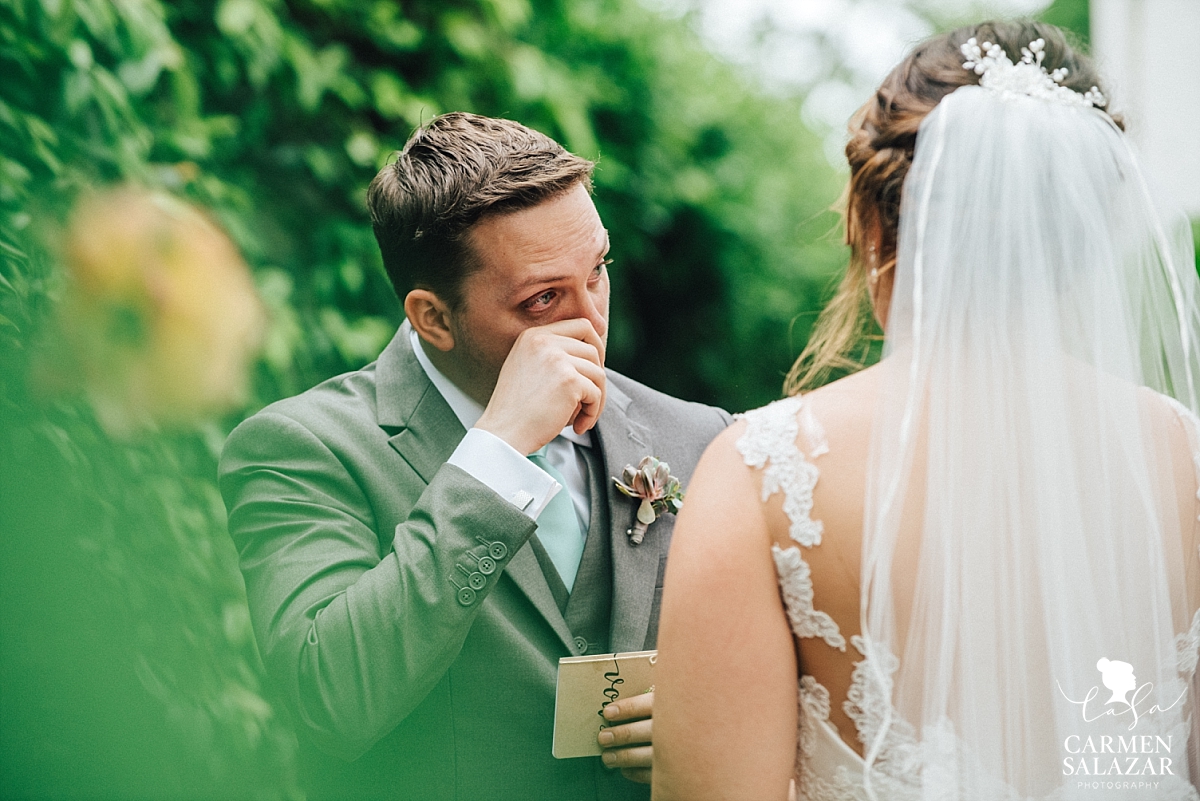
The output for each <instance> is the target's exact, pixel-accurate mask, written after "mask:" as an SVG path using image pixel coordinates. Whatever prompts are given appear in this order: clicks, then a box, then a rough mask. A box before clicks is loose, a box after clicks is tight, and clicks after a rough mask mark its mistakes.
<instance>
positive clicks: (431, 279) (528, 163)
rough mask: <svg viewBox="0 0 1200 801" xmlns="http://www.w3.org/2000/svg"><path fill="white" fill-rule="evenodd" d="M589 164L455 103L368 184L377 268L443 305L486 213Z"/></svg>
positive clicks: (559, 187) (582, 176)
mask: <svg viewBox="0 0 1200 801" xmlns="http://www.w3.org/2000/svg"><path fill="white" fill-rule="evenodd" d="M594 166H595V165H594V164H593V163H592V162H591V161H588V160H587V159H583V158H580V157H579V156H575V155H573V154H571V153H569V152H567V150H566V149H565V148H564V147H563V146H562V145H560V144H558V143H557V142H555V141H554V140H553V139H551V138H550V137H548V136H546V135H544V134H541V133H538V132H537V131H534V130H531V129H529V128H526V127H525V126H524V125H521V124H520V123H517V122H513V121H511V120H500V119H494V118H491V117H481V116H479V115H477V114H468V113H466V112H461V111H454V112H450V113H449V114H442V115H441V116H439V117H434V118H433V119H432V120H430V121H429V123H428V124H426V125H425V126H423V127H422V128H420V129H418V130H417V131H416V133H414V134H413V135H412V136H411V137H410V138H409V140H408V142H407V143H406V144H405V145H404V149H403V150H401V151H400V152H399V153H398V154H397V156H396V160H395V162H393V163H391V164H389V165H387V166H386V167H384V168H383V169H382V170H380V171H379V174H378V175H376V176H375V180H373V181H371V186H370V188H369V189H367V207H368V209H369V210H370V212H371V224H372V226H373V227H374V229H375V239H376V241H377V242H378V243H379V250H380V252H381V253H382V254H383V266H384V268H385V269H386V270H387V274H388V278H390V279H391V281H392V286H393V287H394V288H395V290H396V294H397V295H398V296H399V297H400V298H401V299H402V300H403V298H404V296H405V295H407V294H408V292H409V291H410V290H413V289H428V290H429V291H431V292H433V293H434V294H435V295H437V296H438V297H439V298H441V299H442V300H443V301H444V302H446V303H447V304H448V305H449V306H450V308H452V309H454V308H458V307H459V305H460V304H461V302H462V282H463V280H464V279H465V278H466V277H467V276H468V275H470V273H471V272H473V271H474V270H475V269H477V268H478V266H479V265H478V262H477V259H476V257H475V254H474V253H472V252H471V249H470V246H469V242H468V241H467V236H466V235H467V232H468V231H469V230H470V228H471V226H473V225H474V224H475V223H477V222H479V220H480V219H481V218H483V217H484V216H485V215H489V214H500V213H505V212H511V211H519V210H521V209H527V208H530V207H532V206H536V205H537V204H539V203H541V202H542V201H544V200H548V199H549V198H551V197H554V196H555V195H558V194H561V193H563V192H565V191H567V190H568V189H570V188H571V187H573V186H574V185H575V184H576V183H582V184H583V185H584V186H585V187H586V188H587V189H588V190H589V191H590V190H591V174H592V168H593V167H594Z"/></svg>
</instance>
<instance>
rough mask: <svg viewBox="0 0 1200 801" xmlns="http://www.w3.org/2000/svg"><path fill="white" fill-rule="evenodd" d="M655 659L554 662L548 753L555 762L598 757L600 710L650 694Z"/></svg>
mask: <svg viewBox="0 0 1200 801" xmlns="http://www.w3.org/2000/svg"><path fill="white" fill-rule="evenodd" d="M657 655H658V651H635V652H632V653H627V654H597V655H596V656H567V657H563V658H562V659H560V660H558V689H557V691H556V693H555V695H554V747H553V749H552V750H551V753H553V754H554V756H555V757H556V758H558V759H569V758H571V757H584V756H600V744H599V743H598V742H596V735H598V734H599V733H600V730H601V729H603V728H604V727H605V725H606V724H607V721H606V720H605V719H604V707H606V706H608V705H609V704H611V703H612V702H613V701H617V700H619V699H621V698H629V697H630V696H634V695H641V694H642V693H645V692H649V691H650V690H653V689H654V662H655V659H656V658H657Z"/></svg>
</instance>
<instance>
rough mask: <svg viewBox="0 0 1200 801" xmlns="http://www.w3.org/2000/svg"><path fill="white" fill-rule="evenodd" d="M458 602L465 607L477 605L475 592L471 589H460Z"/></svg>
mask: <svg viewBox="0 0 1200 801" xmlns="http://www.w3.org/2000/svg"><path fill="white" fill-rule="evenodd" d="M458 602H459V603H460V604H462V605H463V606H470V605H471V604H473V603H475V590H473V589H471V588H470V587H459V588H458Z"/></svg>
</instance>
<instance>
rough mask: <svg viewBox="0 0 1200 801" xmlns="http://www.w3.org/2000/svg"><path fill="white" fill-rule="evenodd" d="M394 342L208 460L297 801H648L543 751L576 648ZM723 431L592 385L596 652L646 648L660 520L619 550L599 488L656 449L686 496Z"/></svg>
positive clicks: (622, 513) (611, 497) (616, 526)
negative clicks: (600, 589) (489, 559)
mask: <svg viewBox="0 0 1200 801" xmlns="http://www.w3.org/2000/svg"><path fill="white" fill-rule="evenodd" d="M408 330H409V328H408V325H407V324H406V325H404V326H403V327H401V329H400V331H399V332H398V333H397V335H396V337H395V338H394V339H393V340H392V342H391V343H390V344H389V345H388V346H387V348H386V349H385V350H384V352H383V353H382V354H381V355H380V357H379V359H378V360H377V361H376V362H374V363H372V364H370V365H368V366H367V367H365V368H363V369H362V370H358V371H355V372H352V373H347V374H345V375H342V376H338V377H336V378H333V379H330V380H329V381H326V382H324V383H323V384H320V385H319V386H317V387H314V388H313V389H311V390H309V391H307V392H305V393H303V394H301V395H299V396H297V397H294V398H289V399H286V400H283V401H280V402H278V403H275V404H272V405H271V406H268V407H267V408H266V409H264V410H262V411H261V412H259V413H258V414H256V415H254V416H253V417H251V418H250V419H248V420H246V421H245V422H243V423H242V424H241V425H240V426H238V428H237V429H236V430H235V431H234V432H233V433H232V434H231V435H230V437H229V440H228V442H227V443H226V446H225V451H224V454H223V455H222V459H221V468H220V482H221V492H222V494H223V495H224V498H225V503H226V506H227V507H228V510H229V530H230V533H231V535H232V537H233V539H234V542H235V543H236V545H237V548H238V551H239V554H240V559H241V569H242V573H243V575H244V577H245V580H246V591H247V595H248V598H249V603H250V611H251V615H252V618H253V622H254V629H255V633H256V635H257V638H258V643H259V647H260V650H261V652H262V656H263V660H264V662H265V664H266V667H267V671H268V674H269V675H270V677H271V678H272V680H273V682H274V684H275V685H276V687H275V689H276V691H277V692H279V693H280V694H281V695H282V696H283V698H284V701H285V703H286V706H287V708H288V709H289V710H290V712H291V714H292V716H293V718H294V722H295V724H296V728H297V731H298V733H299V736H300V740H301V744H302V772H303V773H305V774H306V776H305V783H306V785H307V789H308V791H309V794H310V799H316V798H323V797H330V798H395V799H454V798H463V799H467V798H470V799H506V798H512V799H531V798H547V799H577V798H578V799H584V798H586V799H609V798H612V799H619V798H644V797H646V795H647V792H646V789H645V788H644V787H643V786H641V785H635V784H633V783H632V782H629V781H627V780H625V779H624V778H622V777H621V776H620V774H619V773H616V772H612V771H608V770H606V769H605V768H604V767H603V766H602V765H601V763H600V761H599V759H598V758H582V759H570V760H556V759H554V758H553V757H552V756H551V754H550V745H551V732H552V729H553V716H554V686H555V677H556V673H557V666H558V659H559V657H563V656H571V655H575V654H577V653H578V652H579V651H578V646H577V645H576V643H575V640H574V638H573V636H572V632H571V631H570V630H569V628H568V627H567V624H566V622H565V620H564V617H563V614H562V612H561V611H560V608H559V606H558V604H557V603H556V601H555V598H554V595H553V594H552V592H551V589H550V584H549V583H548V581H547V578H546V576H545V575H544V574H543V572H542V570H541V568H540V566H539V562H538V559H537V557H536V555H535V553H534V549H533V548H532V547H531V543H530V542H529V539H530V536H531V535H532V534H533V533H534V531H535V529H536V524H535V523H534V522H533V521H532V520H530V519H529V518H528V517H526V516H525V515H524V514H522V513H521V512H520V511H518V510H517V509H516V508H515V507H514V506H512V505H511V504H510V503H508V502H507V501H505V500H504V499H502V498H500V497H499V496H498V495H496V494H495V493H494V492H492V491H491V490H490V489H489V488H487V487H486V486H485V485H483V484H482V483H480V482H478V481H477V480H475V479H474V478H472V477H471V476H469V475H468V474H467V473H465V472H463V471H462V470H460V469H458V468H456V467H454V466H453V465H448V464H446V463H445V462H446V460H447V459H448V458H449V456H450V454H451V453H452V452H453V451H454V448H455V447H456V446H457V444H458V442H459V440H461V439H462V437H463V436H464V434H465V433H466V432H465V431H464V430H463V428H462V425H461V424H460V423H459V421H458V419H457V418H456V417H455V415H454V413H453V412H452V411H451V410H450V407H449V406H448V405H447V404H446V402H445V400H443V398H442V396H441V395H440V394H439V393H438V392H437V390H436V389H435V388H434V387H433V385H432V384H431V383H430V381H429V379H428V377H427V376H426V375H425V373H424V371H423V370H422V369H421V367H420V365H419V364H418V362H417V360H416V357H415V356H414V354H413V352H412V349H411V346H410V344H409V337H408ZM728 422H729V416H728V415H727V414H726V413H725V412H723V411H721V410H719V409H714V408H711V407H707V406H701V405H698V404H693V403H686V402H684V401H680V400H677V399H674V398H670V397H668V396H666V395H663V394H661V393H658V392H655V391H654V390H651V389H649V388H647V387H645V386H642V385H641V384H638V383H636V382H634V381H631V380H629V379H627V378H625V377H623V376H620V375H618V374H616V373H613V372H611V371H610V372H609V373H608V400H607V404H606V407H605V410H604V413H603V415H602V416H601V418H600V421H599V423H598V424H597V426H596V429H595V434H596V436H597V438H598V441H599V450H600V452H601V456H602V462H603V467H604V470H605V475H604V477H603V478H604V484H605V485H607V487H608V497H607V502H608V504H609V515H608V519H609V520H610V521H611V527H612V533H611V551H612V553H611V556H612V559H611V563H612V577H611V581H612V585H611V586H612V609H611V621H612V623H611V632H610V637H609V645H610V647H611V648H612V650H615V651H635V650H641V649H643V648H650V647H654V644H655V637H656V633H657V618H658V603H659V598H660V595H661V592H662V576H663V568H664V566H665V562H666V554H667V547H668V545H669V543H670V539H671V529H672V526H673V524H674V518H673V517H672V516H671V515H665V516H663V517H661V518H660V519H659V520H658V521H656V522H655V523H654V524H653V525H651V527H650V529H649V532H648V533H647V535H646V539H645V541H644V542H643V543H642V544H641V545H639V546H632V545H630V544H629V542H628V538H627V537H626V536H625V533H624V532H625V531H626V529H628V528H629V527H630V525H632V523H633V520H634V514H635V511H636V506H635V503H634V501H632V500H631V499H629V498H626V497H625V496H623V495H621V494H620V493H618V492H617V491H616V490H615V489H614V488H613V487H612V482H611V480H609V479H608V476H612V475H615V474H618V473H619V472H620V470H621V468H622V467H624V466H625V465H626V464H637V463H638V461H639V460H640V459H641V458H642V457H643V456H646V455H654V456H658V457H659V458H661V459H664V460H666V461H667V462H669V463H670V465H671V471H672V473H673V474H674V475H676V476H678V477H679V478H680V479H681V480H682V481H684V482H685V484H686V481H687V480H688V478H689V477H690V476H691V473H692V469H693V467H694V466H695V464H696V461H697V459H698V458H699V456H700V454H701V452H702V451H703V450H704V447H705V446H706V445H707V444H708V442H709V441H710V440H711V439H712V438H713V437H714V436H715V435H716V434H717V433H718V432H719V431H720V430H721V429H722V428H723V427H724V426H725V425H727V424H728ZM489 552H490V554H491V556H493V557H494V558H496V561H497V563H498V567H497V569H495V570H494V571H493V572H492V573H491V574H490V575H488V576H487V577H486V583H485V584H484V586H482V587H479V588H478V589H477V590H472V591H471V592H463V590H462V587H463V586H465V585H467V583H468V582H467V576H466V574H467V572H468V571H467V570H465V569H460V568H459V567H456V566H459V565H461V566H462V567H463V568H470V572H476V571H477V567H476V566H477V565H478V564H479V561H478V560H479V559H480V558H481V557H482V556H484V555H487V554H489ZM475 581H476V583H477V584H478V583H479V579H478V577H476V579H475ZM314 746H315V748H314ZM330 754H333V755H336V756H332V757H331V756H329V755H330Z"/></svg>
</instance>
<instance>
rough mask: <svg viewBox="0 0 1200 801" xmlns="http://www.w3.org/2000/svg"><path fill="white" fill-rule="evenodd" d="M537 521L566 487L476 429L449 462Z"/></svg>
mask: <svg viewBox="0 0 1200 801" xmlns="http://www.w3.org/2000/svg"><path fill="white" fill-rule="evenodd" d="M447 461H448V462H449V463H450V464H452V465H454V466H455V467H457V468H459V469H461V470H463V471H464V472H466V473H468V474H469V475H470V476H471V477H472V478H474V479H476V480H477V481H479V482H481V483H482V484H484V486H486V487H488V488H489V489H491V490H492V491H493V492H495V493H496V494H497V495H499V496H500V497H501V498H503V499H504V500H506V501H508V502H509V503H511V504H512V505H513V506H515V507H517V508H518V509H520V510H521V511H522V512H524V513H525V514H527V515H529V517H530V518H531V519H533V520H537V519H538V515H540V514H541V513H542V510H543V509H545V508H546V504H548V503H550V499H551V498H553V497H554V496H555V495H557V494H558V492H559V490H561V489H562V485H561V484H559V483H558V482H557V481H555V480H554V479H553V478H551V477H550V475H549V474H548V473H546V471H545V470H542V469H541V468H540V467H538V466H537V465H535V464H534V463H533V462H531V461H529V460H528V459H526V458H525V457H524V456H522V455H521V454H520V453H519V452H518V451H517V449H516V448H514V447H513V446H511V445H509V444H508V443H507V442H505V441H504V440H502V439H500V438H499V437H497V436H496V435H495V434H492V433H491V432H488V431H484V430H483V429H480V428H472V429H471V430H469V431H468V432H467V435H466V436H465V437H463V438H462V442H460V443H458V447H457V448H455V449H454V453H452V454H450V458H449V459H448V460H447Z"/></svg>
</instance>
